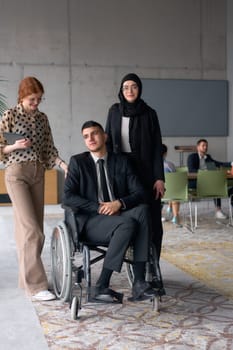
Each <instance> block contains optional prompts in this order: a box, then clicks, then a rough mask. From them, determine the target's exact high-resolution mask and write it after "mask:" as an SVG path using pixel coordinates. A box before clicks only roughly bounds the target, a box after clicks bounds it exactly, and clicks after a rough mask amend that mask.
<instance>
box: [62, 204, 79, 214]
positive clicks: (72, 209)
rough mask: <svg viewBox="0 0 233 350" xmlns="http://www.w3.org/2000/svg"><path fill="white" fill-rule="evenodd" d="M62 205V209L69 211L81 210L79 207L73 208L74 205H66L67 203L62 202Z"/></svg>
mask: <svg viewBox="0 0 233 350" xmlns="http://www.w3.org/2000/svg"><path fill="white" fill-rule="evenodd" d="M61 207H62V209H64V210H65V211H67V212H73V213H77V212H78V211H79V210H78V208H72V207H70V206H68V205H65V204H62V205H61Z"/></svg>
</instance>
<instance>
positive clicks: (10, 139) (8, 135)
mask: <svg viewBox="0 0 233 350" xmlns="http://www.w3.org/2000/svg"><path fill="white" fill-rule="evenodd" d="M3 136H4V138H5V139H6V140H7V143H8V144H9V145H13V144H14V143H15V141H17V140H21V139H25V138H26V137H25V136H23V135H21V134H17V133H16V132H3Z"/></svg>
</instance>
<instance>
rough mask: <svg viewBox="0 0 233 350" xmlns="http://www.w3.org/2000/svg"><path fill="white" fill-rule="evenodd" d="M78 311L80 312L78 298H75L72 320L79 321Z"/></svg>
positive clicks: (71, 308)
mask: <svg viewBox="0 0 233 350" xmlns="http://www.w3.org/2000/svg"><path fill="white" fill-rule="evenodd" d="M78 310H79V301H78V297H77V296H74V297H73V299H72V303H71V307H70V312H71V319H72V320H77V318H78Z"/></svg>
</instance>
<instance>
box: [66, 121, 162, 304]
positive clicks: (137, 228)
mask: <svg viewBox="0 0 233 350" xmlns="http://www.w3.org/2000/svg"><path fill="white" fill-rule="evenodd" d="M82 136H83V138H84V142H85V145H86V147H87V148H88V150H89V152H84V153H81V154H77V155H74V156H72V157H71V159H70V163H69V170H68V174H67V177H66V180H65V184H64V198H63V203H64V205H67V206H69V207H72V208H74V209H78V212H79V214H78V217H77V221H78V226H79V231H80V232H81V233H82V234H83V236H84V237H85V240H87V241H88V242H95V243H97V242H98V244H105V245H107V246H108V249H107V253H106V255H105V258H104V262H103V267H102V271H101V273H100V276H99V278H98V280H97V282H96V286H95V293H94V297H95V299H96V300H100V301H106V302H111V301H113V300H114V298H115V297H116V296H117V295H118V293H116V292H115V291H113V290H112V289H110V288H109V284H110V279H111V276H112V273H113V271H117V272H120V271H121V267H122V264H123V259H124V256H125V253H126V250H127V248H128V247H129V245H132V246H133V252H134V257H133V260H134V263H133V273H134V283H133V286H132V297H131V298H130V300H132V301H137V300H143V299H145V298H151V297H153V296H155V295H156V291H155V290H154V289H153V288H152V287H151V285H150V283H149V282H146V281H145V265H146V262H147V261H148V252H149V240H150V231H151V227H150V219H149V218H150V216H149V211H148V207H147V205H146V204H144V190H143V187H142V186H141V184H140V183H139V180H138V178H137V176H136V175H135V174H134V172H133V171H132V169H131V166H130V164H129V162H128V159H127V156H125V155H116V154H113V153H107V149H106V140H107V135H106V133H105V132H104V130H103V127H102V126H101V125H100V124H99V123H97V122H95V121H87V122H85V123H84V124H83V126H82ZM102 160H103V161H102Z"/></svg>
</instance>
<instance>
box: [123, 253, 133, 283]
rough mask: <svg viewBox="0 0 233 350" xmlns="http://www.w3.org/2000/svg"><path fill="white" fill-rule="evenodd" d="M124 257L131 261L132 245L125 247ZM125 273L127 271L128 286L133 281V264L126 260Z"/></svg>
mask: <svg viewBox="0 0 233 350" xmlns="http://www.w3.org/2000/svg"><path fill="white" fill-rule="evenodd" d="M125 257H126V259H128V260H130V261H133V248H132V247H129V248H128V249H127V252H126V255H125ZM126 273H127V278H128V281H129V285H130V287H132V285H133V281H134V273H133V265H132V264H130V263H128V262H127V263H126Z"/></svg>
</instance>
